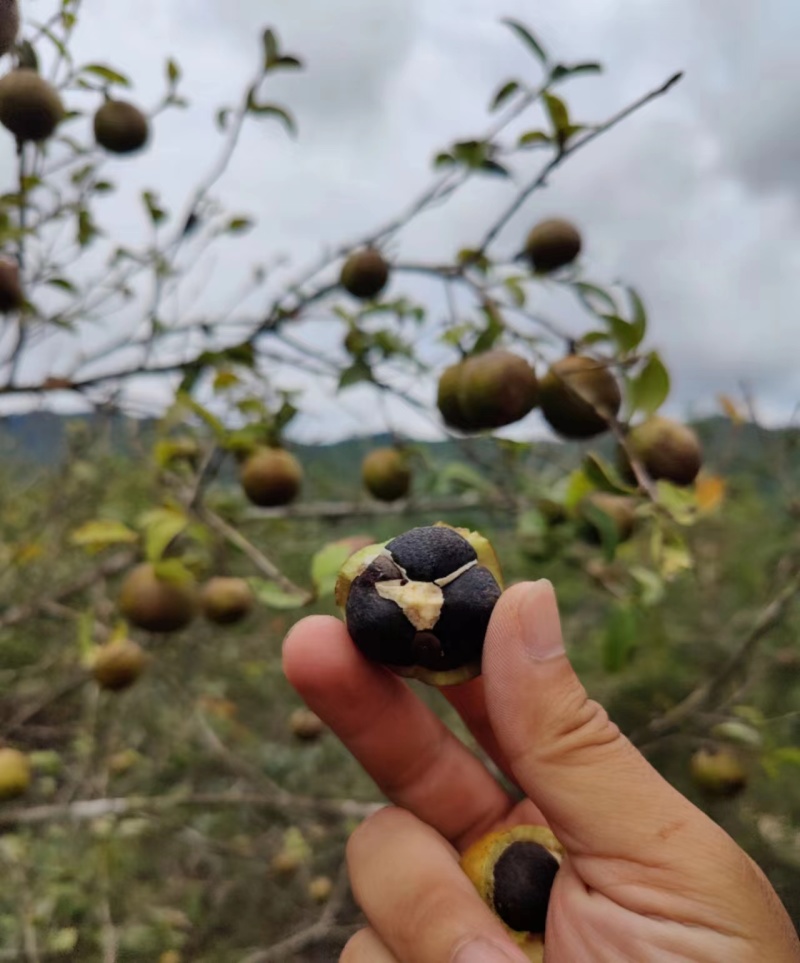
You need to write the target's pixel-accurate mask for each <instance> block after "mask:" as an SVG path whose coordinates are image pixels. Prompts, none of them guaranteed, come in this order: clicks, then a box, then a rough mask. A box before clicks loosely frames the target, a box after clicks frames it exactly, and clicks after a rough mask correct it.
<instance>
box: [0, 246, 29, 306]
mask: <svg viewBox="0 0 800 963" xmlns="http://www.w3.org/2000/svg"><path fill="white" fill-rule="evenodd" d="M24 304H25V293H24V292H23V290H22V281H21V279H20V274H19V264H17V262H16V261H14V260H12V258H9V257H3V258H0V312H2V313H3V314H8V313H9V312H11V311H19V310H20V308H22V307H23V306H24Z"/></svg>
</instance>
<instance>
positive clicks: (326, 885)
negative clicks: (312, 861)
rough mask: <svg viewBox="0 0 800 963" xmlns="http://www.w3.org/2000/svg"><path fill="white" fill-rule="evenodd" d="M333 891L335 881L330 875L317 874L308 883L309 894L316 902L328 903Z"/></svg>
mask: <svg viewBox="0 0 800 963" xmlns="http://www.w3.org/2000/svg"><path fill="white" fill-rule="evenodd" d="M332 892H333V881H332V880H331V878H330V877H329V876H315V877H314V879H312V880H311V882H310V883H309V884H308V895H309V897H310V898H311V899H313V900H314V902H315V903H327V901H328V900H329V899H330V897H331V893H332Z"/></svg>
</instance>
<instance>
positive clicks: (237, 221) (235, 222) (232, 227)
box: [225, 217, 253, 234]
mask: <svg viewBox="0 0 800 963" xmlns="http://www.w3.org/2000/svg"><path fill="white" fill-rule="evenodd" d="M252 227H253V221H251V220H250V218H249V217H233V218H231V220H230V221H228V224H227V226H226V228H225V230H226V231H227V232H228V234H244V233H246V232H247V231H249V230H250V229H251V228H252Z"/></svg>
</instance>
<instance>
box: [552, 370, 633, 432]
mask: <svg viewBox="0 0 800 963" xmlns="http://www.w3.org/2000/svg"><path fill="white" fill-rule="evenodd" d="M540 404H541V407H542V414H543V415H544V417H545V419H546V420H547V422H548V424H549V425H550V426H551V427H552V428H553V430H554V431H556V432H557V433H558V434H559V435H561V436H562V437H563V438H569V439H576V440H578V439H585V438H593V437H594V436H595V435H599V434H602V432H604V431H607V430H608V427H609V421H610V420H611V419H612V418H616V416H617V415H618V414H619V410H620V408H621V406H622V393H621V392H620V389H619V385H618V384H617V380H616V378H615V377H614V375H613V374H612V373H611V371H609V369H608V365H607V364H606V363H605V362H602V361H596V360H595V359H594V358H587V357H584V356H583V355H569V356H567V357H566V358H562V360H561V361H557V362H556V363H555V364H554V365H553V366H552V367H551V368H550V370H549V371H548V372H547V374H546V375H545V377H544V378H543V379H542V381H541V385H540Z"/></svg>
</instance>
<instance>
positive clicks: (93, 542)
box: [70, 518, 139, 552]
mask: <svg viewBox="0 0 800 963" xmlns="http://www.w3.org/2000/svg"><path fill="white" fill-rule="evenodd" d="M138 540H139V536H138V535H137V534H136V532H134V531H132V530H131V529H130V528H128V526H127V525H125V524H123V523H122V522H117V521H114V520H113V519H109V518H99V519H94V520H93V521H91V522H86V523H85V524H83V525H81V526H80V527H79V528H76V529H75V530H74V531H73V532H72V534H71V535H70V542H71V543H72V544H73V545H77V546H79V547H80V548H86V549H88V550H89V551H92V552H101V551H102V550H103V549H104V548H108V547H109V546H110V545H131V544H133V543H134V542H137V541H138Z"/></svg>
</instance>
